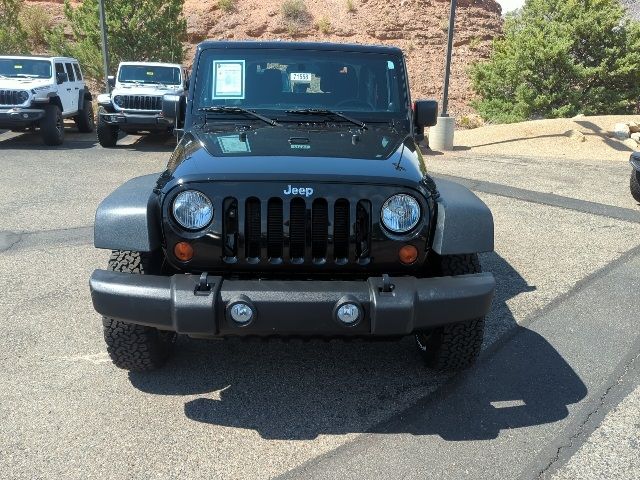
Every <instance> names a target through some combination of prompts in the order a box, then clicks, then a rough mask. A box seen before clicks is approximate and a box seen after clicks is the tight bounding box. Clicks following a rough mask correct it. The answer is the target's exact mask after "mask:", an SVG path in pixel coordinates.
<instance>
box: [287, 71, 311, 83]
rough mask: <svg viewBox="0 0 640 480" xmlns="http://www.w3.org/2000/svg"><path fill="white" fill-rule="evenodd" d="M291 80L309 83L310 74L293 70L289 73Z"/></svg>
mask: <svg viewBox="0 0 640 480" xmlns="http://www.w3.org/2000/svg"><path fill="white" fill-rule="evenodd" d="M291 81H292V82H306V83H311V74H310V73H301V72H297V73H296V72H293V73H291Z"/></svg>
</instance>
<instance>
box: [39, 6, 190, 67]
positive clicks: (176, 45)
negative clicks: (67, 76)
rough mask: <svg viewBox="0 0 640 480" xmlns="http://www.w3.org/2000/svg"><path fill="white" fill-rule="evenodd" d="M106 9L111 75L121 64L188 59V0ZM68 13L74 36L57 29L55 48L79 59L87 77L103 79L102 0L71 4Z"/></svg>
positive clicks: (52, 38)
mask: <svg viewBox="0 0 640 480" xmlns="http://www.w3.org/2000/svg"><path fill="white" fill-rule="evenodd" d="M105 10H106V19H107V34H108V44H109V63H110V64H109V70H110V71H111V72H115V69H116V68H117V66H118V63H120V62H121V61H158V62H176V63H180V62H181V61H182V60H183V57H184V48H183V46H182V41H183V39H184V38H185V37H186V33H187V22H186V20H185V18H184V16H183V15H182V0H140V1H137V2H131V1H130V0H108V1H105ZM64 14H65V18H66V20H67V22H68V25H69V27H70V31H71V38H70V39H68V38H67V36H66V35H65V33H64V26H63V25H61V26H59V27H57V28H55V29H54V30H53V31H52V33H51V34H50V35H49V36H48V42H49V45H50V49H51V50H52V51H53V52H55V53H58V54H64V55H71V56H73V57H75V58H77V59H78V60H79V61H80V63H81V64H82V68H83V70H84V71H85V72H86V75H87V76H89V77H90V78H94V79H98V78H100V77H101V76H102V74H103V72H102V51H101V47H100V45H101V37H100V22H99V14H98V0H84V1H83V2H82V3H81V4H80V5H79V6H77V7H75V8H74V7H72V6H71V3H70V2H69V0H65V5H64Z"/></svg>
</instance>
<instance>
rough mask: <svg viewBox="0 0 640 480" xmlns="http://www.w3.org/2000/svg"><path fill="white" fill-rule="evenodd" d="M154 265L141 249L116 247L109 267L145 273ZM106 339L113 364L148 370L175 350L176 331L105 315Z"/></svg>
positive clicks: (103, 322) (142, 370)
mask: <svg viewBox="0 0 640 480" xmlns="http://www.w3.org/2000/svg"><path fill="white" fill-rule="evenodd" d="M150 267H151V265H150V259H149V257H148V256H145V255H142V254H140V253H139V252H132V251H125V250H115V251H113V253H112V254H111V258H110V259H109V266H108V268H109V270H113V271H115V272H126V273H131V274H134V275H136V274H137V275H144V273H145V271H148V269H149V268H150ZM102 325H103V332H104V340H105V342H106V343H107V352H108V353H109V356H110V357H111V360H112V361H113V363H114V364H115V365H116V366H117V367H119V368H124V369H125V370H132V371H136V372H144V371H149V370H155V369H157V368H159V367H161V366H162V365H164V364H165V362H166V361H167V358H169V355H170V354H171V351H172V350H173V345H174V343H175V339H176V334H175V333H174V332H166V331H162V330H158V329H157V328H153V327H145V326H142V325H134V324H132V323H127V322H121V321H120V320H114V319H113V318H107V317H102Z"/></svg>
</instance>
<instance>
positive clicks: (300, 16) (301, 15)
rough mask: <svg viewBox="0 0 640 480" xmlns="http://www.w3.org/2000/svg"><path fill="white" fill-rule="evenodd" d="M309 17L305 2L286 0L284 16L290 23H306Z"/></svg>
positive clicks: (283, 7) (283, 8)
mask: <svg viewBox="0 0 640 480" xmlns="http://www.w3.org/2000/svg"><path fill="white" fill-rule="evenodd" d="M308 15H309V13H308V12H307V5H306V4H305V3H304V0H286V1H285V2H284V3H283V4H282V16H283V17H284V19H285V20H286V21H288V22H290V23H298V24H300V23H304V22H305V21H306V20H307V17H308Z"/></svg>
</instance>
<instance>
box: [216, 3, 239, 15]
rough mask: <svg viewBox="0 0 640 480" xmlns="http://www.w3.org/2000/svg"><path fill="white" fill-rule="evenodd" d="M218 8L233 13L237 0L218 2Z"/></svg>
mask: <svg viewBox="0 0 640 480" xmlns="http://www.w3.org/2000/svg"><path fill="white" fill-rule="evenodd" d="M218 8H220V10H222V11H224V12H227V13H229V12H233V11H234V10H235V9H236V2H235V0H218Z"/></svg>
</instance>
